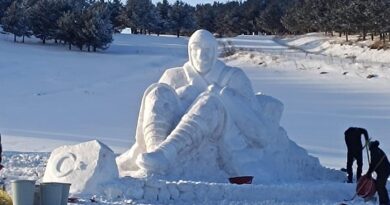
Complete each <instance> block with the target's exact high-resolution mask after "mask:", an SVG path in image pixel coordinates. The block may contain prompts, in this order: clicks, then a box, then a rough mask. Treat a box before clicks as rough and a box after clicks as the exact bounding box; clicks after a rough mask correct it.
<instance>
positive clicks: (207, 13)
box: [195, 4, 216, 33]
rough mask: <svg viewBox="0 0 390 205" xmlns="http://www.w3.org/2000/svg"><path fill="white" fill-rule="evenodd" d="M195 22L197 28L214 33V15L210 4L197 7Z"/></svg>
mask: <svg viewBox="0 0 390 205" xmlns="http://www.w3.org/2000/svg"><path fill="white" fill-rule="evenodd" d="M195 20H196V24H197V27H198V28H202V29H206V30H208V31H210V32H212V33H214V32H215V31H216V13H215V11H214V8H213V6H212V5H211V4H202V5H197V6H196V9H195Z"/></svg>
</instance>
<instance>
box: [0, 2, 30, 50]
mask: <svg viewBox="0 0 390 205" xmlns="http://www.w3.org/2000/svg"><path fill="white" fill-rule="evenodd" d="M25 3H26V2H24V1H14V2H13V3H12V4H11V6H10V7H8V9H7V10H6V12H5V14H4V17H3V18H2V19H1V21H2V24H3V30H4V31H5V32H10V33H13V34H14V42H16V37H17V36H18V37H20V36H22V37H23V41H22V42H24V37H25V36H27V37H29V36H31V33H30V29H29V24H28V19H29V9H28V8H27V7H26V4H25Z"/></svg>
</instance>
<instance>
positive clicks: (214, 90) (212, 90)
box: [207, 83, 222, 95]
mask: <svg viewBox="0 0 390 205" xmlns="http://www.w3.org/2000/svg"><path fill="white" fill-rule="evenodd" d="M221 90H222V87H221V86H219V85H217V84H215V83H213V84H211V85H209V87H207V91H208V92H209V93H213V94H216V95H219V94H220V93H221Z"/></svg>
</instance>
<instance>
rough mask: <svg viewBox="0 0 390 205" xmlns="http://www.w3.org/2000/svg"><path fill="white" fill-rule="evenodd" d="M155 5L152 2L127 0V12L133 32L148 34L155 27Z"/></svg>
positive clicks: (149, 0) (148, 0)
mask: <svg viewBox="0 0 390 205" xmlns="http://www.w3.org/2000/svg"><path fill="white" fill-rule="evenodd" d="M153 9H154V5H153V3H152V1H151V0H127V4H126V12H127V17H128V20H129V26H130V27H131V28H132V30H137V29H139V30H140V32H141V33H146V31H147V30H150V29H151V26H152V25H153V20H154V19H153Z"/></svg>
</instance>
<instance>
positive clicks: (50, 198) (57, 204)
mask: <svg viewBox="0 0 390 205" xmlns="http://www.w3.org/2000/svg"><path fill="white" fill-rule="evenodd" d="M39 188H40V192H41V205H61V203H62V184H61V183H55V182H49V183H41V184H40V185H39Z"/></svg>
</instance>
